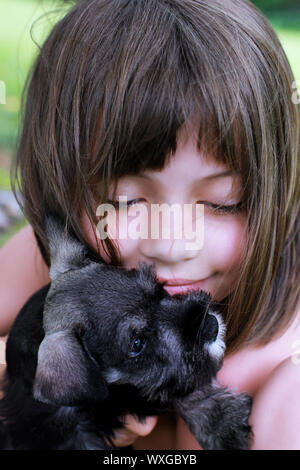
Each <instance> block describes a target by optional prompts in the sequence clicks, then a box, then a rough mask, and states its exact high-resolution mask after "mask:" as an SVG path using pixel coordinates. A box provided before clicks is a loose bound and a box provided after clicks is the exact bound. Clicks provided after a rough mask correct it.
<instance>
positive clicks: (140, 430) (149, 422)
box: [122, 414, 158, 436]
mask: <svg viewBox="0 0 300 470" xmlns="http://www.w3.org/2000/svg"><path fill="white" fill-rule="evenodd" d="M157 420H158V417H157V416H147V417H146V420H145V421H144V423H140V422H139V421H138V419H137V418H136V417H134V416H133V415H130V414H127V415H125V416H124V417H123V421H122V422H123V423H124V426H125V428H126V429H128V430H129V431H132V432H133V433H135V434H137V435H138V436H147V435H148V434H150V433H151V432H152V431H153V429H154V427H155V426H156V424H157Z"/></svg>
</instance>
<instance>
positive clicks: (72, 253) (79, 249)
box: [44, 214, 90, 281]
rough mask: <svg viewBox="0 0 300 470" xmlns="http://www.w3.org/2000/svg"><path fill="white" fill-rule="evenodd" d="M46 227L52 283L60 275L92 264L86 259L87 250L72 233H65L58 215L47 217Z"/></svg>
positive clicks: (45, 220)
mask: <svg viewBox="0 0 300 470" xmlns="http://www.w3.org/2000/svg"><path fill="white" fill-rule="evenodd" d="M44 226H45V231H46V236H47V239H48V242H49V249H50V259H51V267H50V272H49V276H50V279H51V281H53V280H54V279H56V277H57V276H59V275H60V274H63V273H65V272H67V271H70V270H71V269H76V268H79V267H83V266H84V265H85V264H88V263H89V262H90V260H88V258H87V257H86V254H87V248H86V247H85V246H84V245H83V244H82V243H80V242H79V241H78V240H77V239H75V238H74V237H73V236H72V235H71V234H70V233H67V234H66V233H65V231H64V227H63V224H62V222H61V220H60V219H59V218H58V217H57V216H56V215H54V214H48V215H46V216H45V218H44Z"/></svg>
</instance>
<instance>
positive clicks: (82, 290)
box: [33, 217, 225, 405]
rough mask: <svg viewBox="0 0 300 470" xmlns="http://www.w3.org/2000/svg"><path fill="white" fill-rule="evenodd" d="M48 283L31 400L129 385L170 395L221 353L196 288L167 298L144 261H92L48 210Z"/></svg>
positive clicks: (152, 394)
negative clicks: (125, 264)
mask: <svg viewBox="0 0 300 470" xmlns="http://www.w3.org/2000/svg"><path fill="white" fill-rule="evenodd" d="M46 228H47V234H48V237H49V241H50V252H51V270H50V277H51V281H52V282H51V287H50V290H49V292H48V295H47V298H46V303H45V308H44V330H45V337H44V340H43V341H42V343H41V345H40V348H39V352H38V364H37V371H36V376H35V382H34V388H33V391H34V396H35V398H36V399H38V400H41V401H44V402H49V403H56V404H63V405H79V404H83V403H87V402H89V401H101V400H104V399H106V398H107V396H108V394H109V386H110V385H118V384H130V385H133V386H135V387H137V388H138V389H139V391H140V393H141V395H142V396H144V397H145V398H148V399H151V400H160V401H170V399H171V398H172V396H174V395H177V396H178V395H184V394H186V393H188V392H189V391H191V390H193V389H194V388H195V387H197V386H201V385H204V384H206V383H210V381H211V379H212V378H213V377H215V375H216V373H217V371H218V369H219V368H220V366H221V364H222V360H223V354H224V349H225V345H224V333H225V328H224V324H223V322H222V318H221V314H220V307H219V305H218V304H217V303H215V302H213V301H212V299H211V297H210V295H209V294H208V293H206V292H204V291H198V292H195V291H194V292H189V293H188V294H177V295H175V296H170V295H169V294H168V293H167V292H166V291H165V289H164V288H163V285H164V284H163V283H160V282H158V280H157V279H156V276H155V270H154V266H153V265H147V264H146V263H140V264H139V266H138V268H137V269H131V270H125V269H124V268H121V267H115V266H109V265H106V264H104V263H101V262H96V261H93V260H92V259H90V258H89V257H88V252H87V250H86V248H85V247H84V246H83V245H82V244H80V243H79V242H78V241H77V240H75V239H74V238H72V237H71V238H70V237H69V239H68V241H66V240H65V238H64V236H63V231H62V227H61V225H60V223H59V221H58V220H56V219H54V218H53V217H48V219H47V221H46Z"/></svg>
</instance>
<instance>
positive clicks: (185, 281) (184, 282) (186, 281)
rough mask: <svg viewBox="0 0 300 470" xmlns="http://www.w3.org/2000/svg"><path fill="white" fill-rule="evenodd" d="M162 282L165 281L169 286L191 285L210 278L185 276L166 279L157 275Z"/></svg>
mask: <svg viewBox="0 0 300 470" xmlns="http://www.w3.org/2000/svg"><path fill="white" fill-rule="evenodd" d="M157 278H158V280H159V281H160V282H163V283H164V284H165V285H167V286H190V285H193V284H196V283H199V282H204V281H206V280H207V279H208V277H206V278H205V279H201V280H196V279H183V278H173V279H166V278H164V277H159V276H157Z"/></svg>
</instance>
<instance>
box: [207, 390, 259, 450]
mask: <svg viewBox="0 0 300 470" xmlns="http://www.w3.org/2000/svg"><path fill="white" fill-rule="evenodd" d="M225 395H226V396H224V401H223V403H222V419H221V420H220V421H219V423H218V426H217V429H216V432H215V433H214V437H213V438H212V441H213V442H212V445H213V447H212V448H213V449H222V450H247V449H249V448H250V446H251V441H252V438H253V433H252V429H251V426H250V425H249V423H248V420H249V416H250V412H251V407H252V398H251V397H250V396H249V395H247V394H246V393H242V394H231V393H226V394H225Z"/></svg>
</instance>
